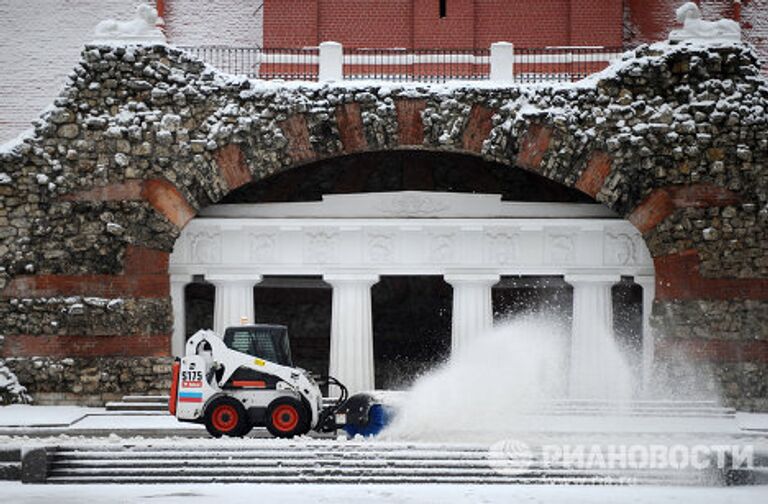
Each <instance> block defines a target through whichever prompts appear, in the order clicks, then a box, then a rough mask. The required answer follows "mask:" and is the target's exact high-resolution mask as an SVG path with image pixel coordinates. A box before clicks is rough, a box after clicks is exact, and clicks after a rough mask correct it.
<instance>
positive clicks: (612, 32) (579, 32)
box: [570, 0, 624, 46]
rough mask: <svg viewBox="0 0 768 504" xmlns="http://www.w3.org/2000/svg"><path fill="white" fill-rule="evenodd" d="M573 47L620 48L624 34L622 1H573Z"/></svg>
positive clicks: (571, 36) (571, 40)
mask: <svg viewBox="0 0 768 504" xmlns="http://www.w3.org/2000/svg"><path fill="white" fill-rule="evenodd" d="M570 14H571V27H570V28H571V33H570V44H571V45H605V46H620V45H621V38H622V34H623V29H622V16H623V15H624V6H623V4H622V2H621V1H619V0H613V1H605V0H571V13H570Z"/></svg>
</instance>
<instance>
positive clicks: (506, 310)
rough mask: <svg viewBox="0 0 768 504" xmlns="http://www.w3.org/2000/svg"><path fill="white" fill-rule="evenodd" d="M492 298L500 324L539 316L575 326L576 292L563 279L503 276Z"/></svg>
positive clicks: (494, 315)
mask: <svg viewBox="0 0 768 504" xmlns="http://www.w3.org/2000/svg"><path fill="white" fill-rule="evenodd" d="M491 296H492V299H493V319H494V321H495V322H496V323H500V322H503V321H504V320H506V319H512V318H515V317H520V316H525V315H535V316H544V317H547V316H549V317H552V318H553V320H557V321H558V322H561V323H562V324H564V325H566V326H570V324H571V319H572V316H573V288H572V287H571V286H570V285H568V284H567V283H566V282H565V280H563V277H562V276H503V277H501V280H500V281H499V283H497V284H496V285H494V286H493V290H492V291H491Z"/></svg>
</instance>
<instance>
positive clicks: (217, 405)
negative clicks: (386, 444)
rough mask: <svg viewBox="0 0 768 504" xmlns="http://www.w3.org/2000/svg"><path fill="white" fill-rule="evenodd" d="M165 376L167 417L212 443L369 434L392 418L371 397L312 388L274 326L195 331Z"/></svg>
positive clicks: (283, 333) (334, 383)
mask: <svg viewBox="0 0 768 504" xmlns="http://www.w3.org/2000/svg"><path fill="white" fill-rule="evenodd" d="M172 374H173V376H172V381H171V392H170V398H169V401H168V409H169V411H170V413H171V414H172V415H175V416H176V418H177V419H178V420H180V421H183V422H195V423H203V424H205V427H206V429H207V430H208V433H209V434H211V435H212V436H214V437H221V436H223V435H226V436H234V437H242V436H245V435H247V434H248V433H249V432H250V431H251V429H253V428H254V427H266V428H267V430H268V431H269V432H270V433H271V434H272V435H273V436H275V437H281V438H290V437H293V436H300V435H303V434H306V433H308V432H309V431H310V430H313V431H316V432H333V431H335V430H337V429H344V430H345V431H346V432H347V433H348V434H349V435H350V436H354V435H356V434H362V435H373V434H376V433H378V431H380V430H381V429H382V428H383V427H384V425H385V424H386V423H387V422H388V420H389V417H390V416H391V412H389V411H388V410H387V409H386V408H385V407H384V405H382V404H379V403H378V402H377V401H376V399H375V397H374V394H369V393H361V394H355V395H353V396H352V397H348V394H347V389H346V387H344V385H343V384H342V383H340V382H339V381H338V380H336V379H335V378H333V377H330V376H329V377H326V378H325V379H320V383H318V381H316V380H315V379H314V378H313V376H312V375H311V374H310V373H309V371H306V370H304V369H301V368H298V367H294V365H293V361H292V359H291V350H290V345H289V340H288V330H287V328H286V327H285V326H281V325H271V324H250V325H241V326H235V327H229V328H227V329H226V330H225V332H224V336H223V337H220V336H219V335H218V334H216V333H215V332H213V331H210V330H205V329H203V330H200V331H198V332H196V333H195V334H194V335H193V336H192V337H191V338H189V340H187V344H186V348H185V355H184V357H182V358H180V359H179V358H177V359H176V361H175V362H174V364H173V368H172ZM321 384H322V385H328V386H329V389H330V388H331V387H336V388H338V390H339V391H340V394H339V396H338V397H336V398H333V399H326V400H324V398H323V394H322V392H321V388H320V387H321Z"/></svg>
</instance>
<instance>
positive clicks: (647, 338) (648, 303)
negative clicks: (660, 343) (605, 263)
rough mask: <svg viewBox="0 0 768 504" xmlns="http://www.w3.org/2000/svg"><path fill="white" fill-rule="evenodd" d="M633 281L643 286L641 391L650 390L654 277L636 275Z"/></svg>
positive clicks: (653, 346)
mask: <svg viewBox="0 0 768 504" xmlns="http://www.w3.org/2000/svg"><path fill="white" fill-rule="evenodd" d="M635 283H636V284H638V285H639V286H640V287H642V288H643V392H644V393H646V394H647V393H648V392H649V391H650V385H651V378H652V376H653V355H654V352H655V350H654V348H655V340H654V335H653V329H652V328H651V313H652V310H653V300H654V298H655V297H656V278H655V277H653V276H636V277H635Z"/></svg>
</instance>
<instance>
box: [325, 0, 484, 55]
mask: <svg viewBox="0 0 768 504" xmlns="http://www.w3.org/2000/svg"><path fill="white" fill-rule="evenodd" d="M326 1H330V0H326ZM411 3H413V47H415V48H423V49H428V48H433V47H441V48H446V49H464V48H467V47H475V4H476V3H478V2H477V1H475V0H446V16H445V17H444V18H441V17H440V8H439V5H440V3H439V1H438V0H413V2H411Z"/></svg>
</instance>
